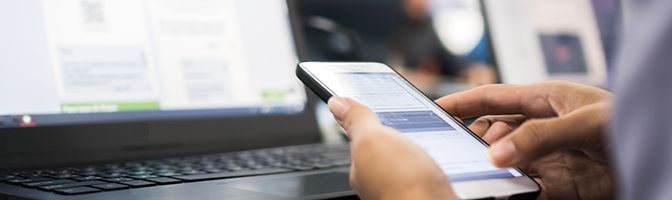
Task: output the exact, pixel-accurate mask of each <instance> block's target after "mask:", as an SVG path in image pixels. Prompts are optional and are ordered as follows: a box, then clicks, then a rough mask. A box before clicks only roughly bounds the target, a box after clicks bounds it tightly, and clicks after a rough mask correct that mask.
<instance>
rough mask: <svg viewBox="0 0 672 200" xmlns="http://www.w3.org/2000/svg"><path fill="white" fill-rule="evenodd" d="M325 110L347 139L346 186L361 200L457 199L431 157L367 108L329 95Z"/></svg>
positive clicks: (446, 178) (349, 100) (346, 99)
mask: <svg viewBox="0 0 672 200" xmlns="http://www.w3.org/2000/svg"><path fill="white" fill-rule="evenodd" d="M329 110H331V112H332V113H333V114H334V117H335V118H336V120H337V121H338V122H339V123H340V124H341V126H343V128H344V129H345V131H346V133H347V134H348V137H349V138H350V141H351V145H350V148H351V149H350V150H351V159H352V166H351V169H350V185H351V186H352V189H353V190H355V192H357V194H358V195H359V196H360V197H361V198H362V199H457V197H456V196H455V194H454V193H453V191H452V188H451V185H450V182H449V181H448V177H447V176H446V175H445V174H444V173H443V171H442V170H441V169H440V168H439V167H438V165H437V164H436V163H435V162H434V160H432V158H431V157H429V155H427V154H426V153H425V152H424V150H422V149H421V148H420V147H418V146H417V145H415V143H413V142H411V141H410V140H408V139H407V138H406V137H404V136H403V135H401V134H400V133H398V132H397V131H396V130H394V129H392V128H389V127H386V126H383V125H382V124H381V123H380V121H379V120H378V117H377V116H376V114H375V113H373V112H372V111H371V110H369V109H368V108H367V107H365V106H363V105H362V104H360V103H357V102H355V101H354V100H351V99H348V98H341V97H332V98H331V99H329Z"/></svg>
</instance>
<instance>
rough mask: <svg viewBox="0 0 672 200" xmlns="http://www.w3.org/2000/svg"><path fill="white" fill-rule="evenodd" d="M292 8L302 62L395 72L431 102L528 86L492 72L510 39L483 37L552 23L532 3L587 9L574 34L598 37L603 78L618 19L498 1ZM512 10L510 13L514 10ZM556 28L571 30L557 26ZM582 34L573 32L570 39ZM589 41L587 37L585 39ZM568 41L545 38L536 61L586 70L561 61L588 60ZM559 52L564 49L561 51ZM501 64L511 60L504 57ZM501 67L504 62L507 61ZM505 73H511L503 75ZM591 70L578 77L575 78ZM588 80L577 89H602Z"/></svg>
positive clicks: (304, 2) (339, 0)
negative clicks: (379, 66)
mask: <svg viewBox="0 0 672 200" xmlns="http://www.w3.org/2000/svg"><path fill="white" fill-rule="evenodd" d="M296 1H297V5H298V11H299V19H300V20H301V21H302V25H303V26H302V29H303V34H304V38H305V41H304V42H305V46H306V47H307V56H306V57H305V58H304V60H320V61H376V62H383V63H386V64H388V65H390V66H392V67H394V68H396V69H397V70H398V71H399V72H400V73H402V74H403V75H404V76H405V77H406V78H407V79H409V80H410V81H411V82H413V83H414V84H415V85H416V86H418V87H419V88H420V89H421V90H423V91H424V92H426V93H427V94H428V95H430V96H432V97H438V96H442V95H445V94H448V93H452V92H455V91H459V90H464V89H468V88H470V87H474V86H479V85H484V84H491V83H499V82H505V83H508V82H510V83H519V82H527V81H517V80H515V79H516V78H515V77H514V78H513V80H507V78H504V77H502V74H506V73H507V72H503V71H502V69H500V68H498V58H499V57H500V55H498V54H496V53H495V52H494V51H493V50H494V49H497V48H495V47H497V45H499V46H500V47H504V46H506V44H497V43H496V40H497V39H500V40H512V39H511V38H507V37H510V36H499V35H502V33H503V32H506V31H509V30H499V29H498V30H496V31H498V32H496V33H495V32H491V31H490V29H491V27H492V28H496V27H497V26H498V25H500V24H505V23H515V24H521V23H525V22H524V20H529V19H530V18H543V17H546V18H557V17H559V16H552V15H550V14H544V15H548V16H536V15H539V14H540V12H538V11H541V10H543V9H544V8H542V6H534V3H533V2H539V3H537V4H540V5H541V4H545V5H549V4H550V5H553V4H562V5H554V6H551V7H555V8H558V7H562V6H564V7H567V8H570V7H571V8H572V9H574V10H579V11H581V10H584V11H585V9H590V10H589V11H585V12H583V13H581V14H589V15H592V16H590V17H589V18H582V19H581V20H579V21H577V22H576V23H578V24H582V25H580V26H581V27H580V29H584V30H588V32H590V29H591V27H592V28H594V29H595V30H596V31H595V33H594V34H599V35H595V37H596V38H598V37H599V40H600V41H597V42H598V43H599V45H600V48H601V49H600V51H601V53H596V54H595V55H599V56H600V57H602V58H600V59H602V60H603V61H604V62H597V63H599V64H597V65H603V66H600V67H595V69H599V70H601V71H605V72H606V68H607V65H608V61H609V60H611V57H612V56H613V49H614V46H615V43H614V41H615V37H616V35H617V31H618V27H619V21H620V18H621V16H620V7H619V3H618V0H578V1H576V0H568V1H557V0H550V1H549V0H542V1H530V0H528V1H521V0H511V1H504V2H505V3H506V4H510V5H507V6H501V5H499V4H497V3H496V2H493V1H487V0H486V1H479V0H296ZM482 4H490V5H486V6H488V9H484V8H483V6H482ZM500 4H501V3H500ZM516 6H517V8H514V7H516ZM547 7H548V6H547ZM506 12H509V13H519V14H520V13H525V14H520V15H524V16H522V17H521V16H518V17H521V18H526V19H523V20H517V21H515V20H516V19H515V18H514V17H515V16H512V14H509V15H508V16H502V13H506ZM489 13H490V14H489ZM542 14H543V13H542ZM575 14H576V12H569V13H564V15H567V16H571V15H575ZM488 15H490V16H492V15H497V16H496V17H497V18H496V20H487V18H488ZM507 18H508V19H507ZM502 20H508V22H503V21H502ZM486 22H488V23H486ZM489 23H490V24H489ZM492 23H496V24H492ZM539 23H541V22H539ZM544 23H545V24H549V23H548V22H544ZM586 25H587V26H586ZM517 26H520V25H517ZM534 26H535V25H534V22H530V25H528V27H532V29H537V30H541V29H543V27H541V28H540V27H534ZM559 26H572V25H564V24H563V25H559ZM509 27H511V26H509ZM586 27H587V28H586ZM510 31H513V32H516V31H521V32H522V31H524V30H522V28H521V29H518V30H516V29H512V30H510ZM554 31H555V32H558V31H556V30H554ZM581 31H582V30H578V31H577V32H581ZM540 32H542V31H540ZM590 34H592V33H588V34H586V35H590ZM577 35H578V34H577ZM579 36H583V35H579ZM493 37H499V38H494V39H495V44H493V42H492V40H493ZM589 37H590V36H587V37H586V38H581V37H578V38H579V42H584V43H587V42H585V41H589V40H590V39H592V38H589ZM573 39H575V38H573V35H571V34H569V35H567V34H564V35H563V34H555V35H551V36H550V38H549V37H546V39H540V40H542V41H544V40H545V41H549V40H550V41H551V43H552V44H551V46H550V47H543V46H542V49H543V50H541V51H539V52H538V53H540V54H544V53H543V51H544V50H545V49H544V48H548V49H551V53H550V54H551V55H552V56H559V57H560V62H562V61H563V60H564V61H565V63H557V62H556V63H554V64H555V66H556V68H558V67H563V66H562V65H572V64H574V65H577V64H575V63H578V65H583V64H584V63H585V62H588V61H585V60H589V59H590V58H586V57H595V56H594V55H588V56H583V55H577V56H574V57H576V58H567V57H568V56H567V55H566V54H568V53H569V54H571V53H574V54H589V53H587V50H585V49H582V47H581V46H579V48H574V46H576V45H575V44H572V40H573ZM557 41H560V42H557ZM540 43H548V42H540ZM558 43H559V44H558ZM493 45H494V46H493ZM553 45H555V46H553ZM562 45H565V46H564V48H563V47H562ZM572 45H574V46H572ZM579 45H580V44H579ZM558 46H560V47H558ZM584 46H585V48H586V49H588V46H589V45H588V44H584ZM514 48H515V47H514ZM505 49H506V48H505ZM510 49H511V47H510V48H508V49H506V50H502V51H516V50H515V49H514V50H510ZM563 50H564V51H563ZM566 51H570V52H566ZM572 51H574V52H572ZM562 52H564V54H563V53H562ZM582 52H583V53H582ZM501 56H504V57H511V56H507V55H501ZM523 56H528V55H523ZM570 56H571V55H570ZM541 57H543V56H541ZM581 57H584V58H581ZM502 59H504V60H505V59H506V58H502ZM546 60H547V61H546V62H544V63H546V64H548V63H549V62H552V61H548V59H546ZM556 61H557V60H556ZM502 65H504V63H502ZM521 68H522V67H521ZM570 68H571V67H570ZM584 68H585V67H584ZM504 70H506V71H511V70H509V69H504ZM590 70H592V69H590ZM590 70H586V69H578V71H579V72H586V71H590ZM547 71H548V72H547V73H546V74H545V75H543V74H542V75H538V76H540V77H539V78H536V79H535V80H534V81H539V80H538V79H570V80H571V78H566V77H567V76H564V77H563V76H558V77H559V78H558V77H553V76H549V74H552V73H553V72H576V71H577V70H574V71H572V70H571V69H568V70H564V71H563V70H562V69H560V70H557V69H556V70H552V69H549V70H547ZM515 73H517V74H523V75H525V74H526V72H525V71H522V72H518V71H516V72H515ZM598 74H602V73H598ZM528 75H530V74H528ZM598 77H599V76H598ZM509 79H511V78H509ZM593 79H594V80H592V81H581V80H579V79H577V81H578V82H587V83H589V84H594V85H600V84H603V83H604V78H603V77H601V78H597V79H601V80H595V78H593ZM584 80H585V79H584ZM530 82H531V81H530Z"/></svg>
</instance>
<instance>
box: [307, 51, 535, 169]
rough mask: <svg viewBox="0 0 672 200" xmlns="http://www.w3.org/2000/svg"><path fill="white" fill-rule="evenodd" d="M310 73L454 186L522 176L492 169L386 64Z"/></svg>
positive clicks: (480, 150) (477, 146)
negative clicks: (419, 152) (413, 148)
mask: <svg viewBox="0 0 672 200" xmlns="http://www.w3.org/2000/svg"><path fill="white" fill-rule="evenodd" d="M308 68H309V69H308V72H309V73H310V74H312V76H314V77H315V78H317V79H318V82H320V84H322V86H323V87H325V88H326V89H327V90H328V91H330V92H331V93H332V94H334V95H336V96H343V97H350V98H353V99H355V100H357V101H358V102H361V103H362V104H364V105H366V106H368V107H369V108H371V109H372V110H373V111H374V112H375V113H376V114H377V115H378V117H379V118H380V120H381V122H382V123H383V124H384V125H386V126H389V127H392V128H394V129H396V130H398V131H399V132H400V133H401V134H403V135H405V136H406V137H408V138H410V139H411V140H412V141H414V142H415V143H417V144H418V145H419V146H420V147H421V148H423V149H424V150H425V151H426V152H427V153H428V154H429V155H430V156H431V157H432V158H433V159H434V160H435V161H436V162H437V163H438V164H439V166H440V167H441V168H442V169H443V171H444V173H446V175H448V176H449V177H450V180H451V181H453V182H458V181H471V180H482V179H494V178H510V177H519V176H523V174H521V173H520V172H519V171H518V170H516V169H514V168H508V169H501V168H497V167H495V166H494V165H492V164H491V163H490V161H489V159H488V156H487V147H486V146H485V144H483V143H481V142H480V141H478V140H477V139H476V138H474V136H472V135H471V134H470V133H469V132H467V131H466V130H464V129H463V128H462V127H461V126H459V125H458V124H457V122H455V121H453V120H452V119H451V118H450V117H449V116H447V114H446V113H445V112H444V111H443V110H442V109H441V108H439V107H438V106H437V105H436V104H434V102H432V101H431V100H429V99H428V98H427V97H426V96H424V95H423V94H422V93H420V92H419V91H418V90H417V89H415V88H414V87H413V86H411V85H410V83H408V81H406V80H405V79H403V78H402V77H400V76H399V75H398V74H397V73H396V72H395V71H393V70H392V69H390V68H389V67H387V66H386V65H383V64H377V63H369V64H360V65H357V64H349V65H319V66H314V67H308Z"/></svg>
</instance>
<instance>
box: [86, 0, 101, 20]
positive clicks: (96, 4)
mask: <svg viewBox="0 0 672 200" xmlns="http://www.w3.org/2000/svg"><path fill="white" fill-rule="evenodd" d="M81 6H82V16H83V19H84V23H90V24H103V23H105V7H104V6H105V5H104V4H103V1H102V0H82V1H81Z"/></svg>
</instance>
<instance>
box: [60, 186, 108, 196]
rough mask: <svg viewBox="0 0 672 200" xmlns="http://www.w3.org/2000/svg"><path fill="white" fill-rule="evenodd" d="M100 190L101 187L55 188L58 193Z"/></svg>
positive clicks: (71, 193)
mask: <svg viewBox="0 0 672 200" xmlns="http://www.w3.org/2000/svg"><path fill="white" fill-rule="evenodd" d="M99 191H100V190H99V189H96V188H90V187H75V188H61V189H57V190H55V192H56V193H59V194H68V195H73V194H86V193H92V192H99Z"/></svg>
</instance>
